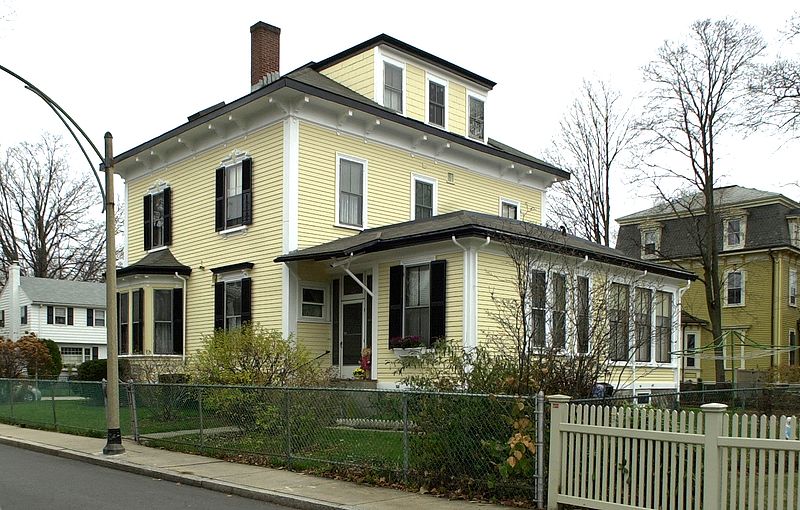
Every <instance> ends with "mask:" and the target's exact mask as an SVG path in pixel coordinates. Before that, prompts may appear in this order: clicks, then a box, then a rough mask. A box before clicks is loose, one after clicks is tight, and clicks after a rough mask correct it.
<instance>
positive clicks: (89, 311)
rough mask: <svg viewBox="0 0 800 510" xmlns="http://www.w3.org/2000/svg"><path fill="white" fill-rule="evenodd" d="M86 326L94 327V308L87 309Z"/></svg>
mask: <svg viewBox="0 0 800 510" xmlns="http://www.w3.org/2000/svg"><path fill="white" fill-rule="evenodd" d="M86 325H87V326H94V310H93V309H92V308H87V309H86Z"/></svg>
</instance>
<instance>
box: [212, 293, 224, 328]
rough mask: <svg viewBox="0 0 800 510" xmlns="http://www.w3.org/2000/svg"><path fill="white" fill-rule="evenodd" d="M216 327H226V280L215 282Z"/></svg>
mask: <svg viewBox="0 0 800 510" xmlns="http://www.w3.org/2000/svg"><path fill="white" fill-rule="evenodd" d="M214 329H225V282H217V283H215V284H214Z"/></svg>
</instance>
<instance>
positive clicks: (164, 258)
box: [117, 248, 192, 277]
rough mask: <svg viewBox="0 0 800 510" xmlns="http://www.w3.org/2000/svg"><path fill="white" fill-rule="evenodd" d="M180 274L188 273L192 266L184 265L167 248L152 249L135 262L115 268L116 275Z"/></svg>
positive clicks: (190, 271)
mask: <svg viewBox="0 0 800 510" xmlns="http://www.w3.org/2000/svg"><path fill="white" fill-rule="evenodd" d="M175 273H178V274H182V275H189V274H191V273H192V268H191V267H189V266H184V265H183V264H181V263H180V262H178V259H176V258H175V255H173V254H172V252H171V251H169V248H164V249H163V250H157V251H152V252H150V253H148V254H147V255H145V256H144V257H142V258H141V259H139V260H138V261H137V262H135V263H133V264H131V265H129V266H126V267H122V268H119V269H117V276H118V277H119V276H130V275H134V274H175Z"/></svg>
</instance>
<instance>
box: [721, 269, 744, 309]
mask: <svg viewBox="0 0 800 510" xmlns="http://www.w3.org/2000/svg"><path fill="white" fill-rule="evenodd" d="M725 287H726V288H725V297H726V302H725V303H726V304H727V305H728V306H739V305H743V304H744V273H743V272H742V271H731V272H729V273H728V274H727V275H726V276H725Z"/></svg>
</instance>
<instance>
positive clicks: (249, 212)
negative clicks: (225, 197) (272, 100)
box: [242, 158, 253, 225]
mask: <svg viewBox="0 0 800 510" xmlns="http://www.w3.org/2000/svg"><path fill="white" fill-rule="evenodd" d="M242 224H244V225H252V224H253V160H252V159H250V158H248V159H245V160H244V161H242Z"/></svg>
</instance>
